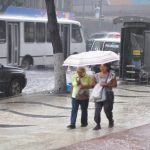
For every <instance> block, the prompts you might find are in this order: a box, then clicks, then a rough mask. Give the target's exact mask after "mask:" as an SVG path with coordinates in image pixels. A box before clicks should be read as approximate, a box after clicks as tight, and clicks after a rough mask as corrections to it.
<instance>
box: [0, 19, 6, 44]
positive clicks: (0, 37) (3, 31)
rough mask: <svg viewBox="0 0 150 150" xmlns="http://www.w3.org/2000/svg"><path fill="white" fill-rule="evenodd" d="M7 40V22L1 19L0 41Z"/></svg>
mask: <svg viewBox="0 0 150 150" xmlns="http://www.w3.org/2000/svg"><path fill="white" fill-rule="evenodd" d="M4 42H6V23H5V21H0V43H4Z"/></svg>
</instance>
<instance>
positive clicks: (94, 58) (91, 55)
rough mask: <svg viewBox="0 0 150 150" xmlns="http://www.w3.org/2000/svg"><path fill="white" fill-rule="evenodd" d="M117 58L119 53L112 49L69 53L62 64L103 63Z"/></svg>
mask: <svg viewBox="0 0 150 150" xmlns="http://www.w3.org/2000/svg"><path fill="white" fill-rule="evenodd" d="M117 60H119V55H117V54H116V53H114V52H112V51H89V52H83V53H79V54H74V55H70V56H69V57H68V58H67V59H66V60H65V61H64V63H63V66H74V67H81V66H89V65H98V64H105V63H109V62H113V61H117Z"/></svg>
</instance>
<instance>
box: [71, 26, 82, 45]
mask: <svg viewBox="0 0 150 150" xmlns="http://www.w3.org/2000/svg"><path fill="white" fill-rule="evenodd" d="M81 42H82V36H81V32H80V27H79V26H78V25H74V24H73V25H72V43H81Z"/></svg>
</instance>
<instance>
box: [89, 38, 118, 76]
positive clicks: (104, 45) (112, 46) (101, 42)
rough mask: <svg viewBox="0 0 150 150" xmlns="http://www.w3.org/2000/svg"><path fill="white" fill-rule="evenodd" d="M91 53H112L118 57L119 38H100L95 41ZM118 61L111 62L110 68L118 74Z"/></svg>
mask: <svg viewBox="0 0 150 150" xmlns="http://www.w3.org/2000/svg"><path fill="white" fill-rule="evenodd" d="M91 51H113V52H115V53H117V54H118V55H120V38H100V39H95V40H94V42H93V45H92V47H91ZM119 65H120V62H119V61H115V62H112V64H111V68H112V69H113V70H114V71H115V72H116V74H118V73H119Z"/></svg>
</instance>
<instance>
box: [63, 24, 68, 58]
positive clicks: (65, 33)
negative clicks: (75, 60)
mask: <svg viewBox="0 0 150 150" xmlns="http://www.w3.org/2000/svg"><path fill="white" fill-rule="evenodd" d="M61 38H62V46H63V51H64V58H65V59H66V58H67V57H68V56H69V55H70V25H68V24H61Z"/></svg>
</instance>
